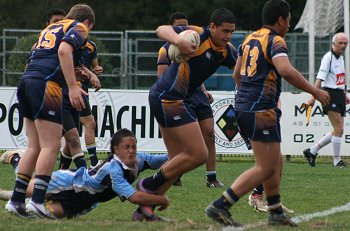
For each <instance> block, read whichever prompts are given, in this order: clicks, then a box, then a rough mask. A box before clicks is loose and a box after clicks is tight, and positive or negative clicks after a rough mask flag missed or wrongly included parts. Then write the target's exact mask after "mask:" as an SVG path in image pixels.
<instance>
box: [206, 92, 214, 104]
mask: <svg viewBox="0 0 350 231" xmlns="http://www.w3.org/2000/svg"><path fill="white" fill-rule="evenodd" d="M204 94H205V95H206V96H207V98H208V100H209V103H213V102H214V98H213V95H212V94H211V93H210V92H208V91H205V92H204Z"/></svg>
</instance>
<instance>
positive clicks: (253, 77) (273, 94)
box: [235, 27, 288, 111]
mask: <svg viewBox="0 0 350 231" xmlns="http://www.w3.org/2000/svg"><path fill="white" fill-rule="evenodd" d="M239 56H241V58H242V65H241V69H240V77H241V85H240V87H239V88H238V92H237V95H236V99H235V109H236V110H238V111H263V110H267V109H271V108H276V107H277V102H278V99H279V96H280V94H281V76H280V74H279V73H278V72H277V70H276V68H275V67H274V65H273V63H272V59H273V58H276V57H279V56H288V50H287V46H286V43H285V41H284V39H283V38H282V37H281V36H279V35H278V34H277V33H276V32H275V31H273V30H272V29H271V28H268V27H262V28H261V29H260V30H257V31H255V32H253V33H252V34H250V35H249V36H248V37H247V38H246V39H245V41H244V42H243V44H242V45H241V46H240V48H239Z"/></svg>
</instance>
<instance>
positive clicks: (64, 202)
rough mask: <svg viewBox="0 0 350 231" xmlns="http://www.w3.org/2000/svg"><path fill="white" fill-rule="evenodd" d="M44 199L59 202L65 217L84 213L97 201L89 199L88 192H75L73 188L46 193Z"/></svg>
mask: <svg viewBox="0 0 350 231" xmlns="http://www.w3.org/2000/svg"><path fill="white" fill-rule="evenodd" d="M46 201H47V202H48V203H50V201H53V202H60V203H61V206H62V208H63V212H64V216H65V217H66V218H74V217H78V216H81V215H84V214H86V213H88V212H90V211H91V210H93V209H94V208H96V205H97V203H94V202H93V201H92V200H91V195H90V194H89V193H88V192H78V193H77V192H75V191H74V190H67V191H60V192H58V193H55V194H51V193H48V194H46Z"/></svg>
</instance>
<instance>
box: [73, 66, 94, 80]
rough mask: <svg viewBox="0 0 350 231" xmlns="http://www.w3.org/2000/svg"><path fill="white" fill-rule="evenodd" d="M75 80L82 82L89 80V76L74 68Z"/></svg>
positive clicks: (78, 68) (80, 69)
mask: <svg viewBox="0 0 350 231" xmlns="http://www.w3.org/2000/svg"><path fill="white" fill-rule="evenodd" d="M74 74H75V79H76V80H77V81H84V80H87V79H89V78H90V77H89V75H88V74H87V73H86V72H85V71H84V70H83V69H82V68H80V67H75V68H74Z"/></svg>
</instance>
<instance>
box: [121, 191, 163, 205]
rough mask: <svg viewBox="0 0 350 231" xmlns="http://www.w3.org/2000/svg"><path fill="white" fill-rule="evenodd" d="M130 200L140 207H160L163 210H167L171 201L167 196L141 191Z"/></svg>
mask: <svg viewBox="0 0 350 231" xmlns="http://www.w3.org/2000/svg"><path fill="white" fill-rule="evenodd" d="M128 200H129V201H130V202H131V203H133V204H138V205H149V206H153V205H159V206H161V208H162V209H166V208H167V207H168V205H169V199H168V197H167V196H165V195H155V194H150V193H146V192H140V191H136V192H135V193H134V194H132V196H130V197H129V198H128Z"/></svg>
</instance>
